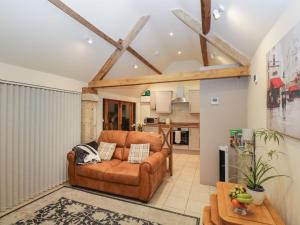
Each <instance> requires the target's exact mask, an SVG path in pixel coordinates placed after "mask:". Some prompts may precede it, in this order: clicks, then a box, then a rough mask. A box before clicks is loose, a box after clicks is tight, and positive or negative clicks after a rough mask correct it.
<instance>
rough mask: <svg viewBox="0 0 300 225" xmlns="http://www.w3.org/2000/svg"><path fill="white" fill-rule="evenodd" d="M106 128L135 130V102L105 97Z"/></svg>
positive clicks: (104, 123) (104, 127) (104, 125)
mask: <svg viewBox="0 0 300 225" xmlns="http://www.w3.org/2000/svg"><path fill="white" fill-rule="evenodd" d="M103 113H104V122H103V129H104V130H127V131H130V130H133V129H134V127H133V124H134V123H135V103H132V102H123V101H117V100H110V99H104V102H103Z"/></svg>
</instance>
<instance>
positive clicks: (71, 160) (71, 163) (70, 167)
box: [67, 151, 76, 185]
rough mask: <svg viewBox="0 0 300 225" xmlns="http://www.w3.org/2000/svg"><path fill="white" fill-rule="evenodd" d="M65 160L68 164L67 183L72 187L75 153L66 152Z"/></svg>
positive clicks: (73, 182)
mask: <svg viewBox="0 0 300 225" xmlns="http://www.w3.org/2000/svg"><path fill="white" fill-rule="evenodd" d="M67 159H68V162H69V165H68V174H69V182H70V184H71V185H74V184H75V166H76V163H75V152H74V151H70V152H68V155H67Z"/></svg>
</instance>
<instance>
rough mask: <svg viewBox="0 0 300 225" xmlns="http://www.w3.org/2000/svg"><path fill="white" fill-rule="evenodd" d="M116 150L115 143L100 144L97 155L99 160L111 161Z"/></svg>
mask: <svg viewBox="0 0 300 225" xmlns="http://www.w3.org/2000/svg"><path fill="white" fill-rule="evenodd" d="M115 150H116V143H108V142H102V141H101V142H100V144H99V147H98V153H99V156H100V159H101V160H111V158H112V156H113V154H114V152H115Z"/></svg>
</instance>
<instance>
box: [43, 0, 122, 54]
mask: <svg viewBox="0 0 300 225" xmlns="http://www.w3.org/2000/svg"><path fill="white" fill-rule="evenodd" d="M48 1H49V2H51V3H52V4H53V5H55V6H56V7H57V8H59V9H60V10H61V11H63V12H65V13H66V14H67V15H69V16H70V17H72V18H73V19H74V20H76V21H77V22H79V23H80V24H82V25H83V26H85V27H86V28H87V29H89V30H90V31H92V32H94V33H95V34H97V35H98V36H99V37H101V38H103V39H104V40H106V41H107V42H109V43H110V44H112V45H113V46H115V47H116V48H118V49H122V45H121V44H120V43H118V42H116V41H115V40H113V39H112V38H111V37H109V36H108V35H106V34H105V33H104V32H103V31H101V30H99V29H98V28H97V27H95V26H94V25H93V24H91V23H90V22H89V21H87V20H86V19H85V18H83V17H82V16H80V15H79V14H78V13H77V12H75V11H74V10H73V9H71V8H70V7H69V6H67V5H66V4H64V3H63V2H62V1H60V0H48Z"/></svg>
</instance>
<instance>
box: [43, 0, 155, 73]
mask: <svg viewBox="0 0 300 225" xmlns="http://www.w3.org/2000/svg"><path fill="white" fill-rule="evenodd" d="M48 1H49V2H51V3H52V4H53V5H54V6H56V7H57V8H59V9H60V10H61V11H63V12H64V13H66V14H67V15H69V16H70V17H72V18H73V19H74V20H76V21H77V22H79V23H80V24H81V25H83V26H85V27H86V28H87V29H89V30H90V31H92V32H94V33H95V34H96V35H98V36H99V37H101V38H103V39H104V40H106V41H107V42H108V43H110V44H112V45H113V46H115V47H116V48H118V49H120V50H121V49H122V48H123V47H122V44H121V43H120V42H118V41H115V40H113V39H112V38H111V37H110V36H108V35H107V34H105V33H104V32H103V31H101V30H100V29H98V28H97V27H95V26H94V25H93V24H91V23H90V22H89V21H87V20H86V19H85V18H83V17H82V16H80V15H79V14H78V13H77V12H75V11H74V10H73V9H71V8H70V7H69V6H67V5H66V4H64V3H63V2H62V1H60V0H48ZM127 50H128V52H130V53H131V54H132V55H134V56H135V57H137V58H138V59H139V60H140V61H141V62H143V63H144V64H145V65H146V66H148V67H149V68H150V69H152V70H153V71H155V72H156V73H158V74H161V72H160V71H159V70H158V69H157V68H155V66H153V65H152V64H151V63H150V62H148V61H147V60H146V59H145V58H144V57H142V56H141V55H140V54H139V53H138V52H137V51H135V50H134V49H133V48H132V47H130V46H128V48H127Z"/></svg>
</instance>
